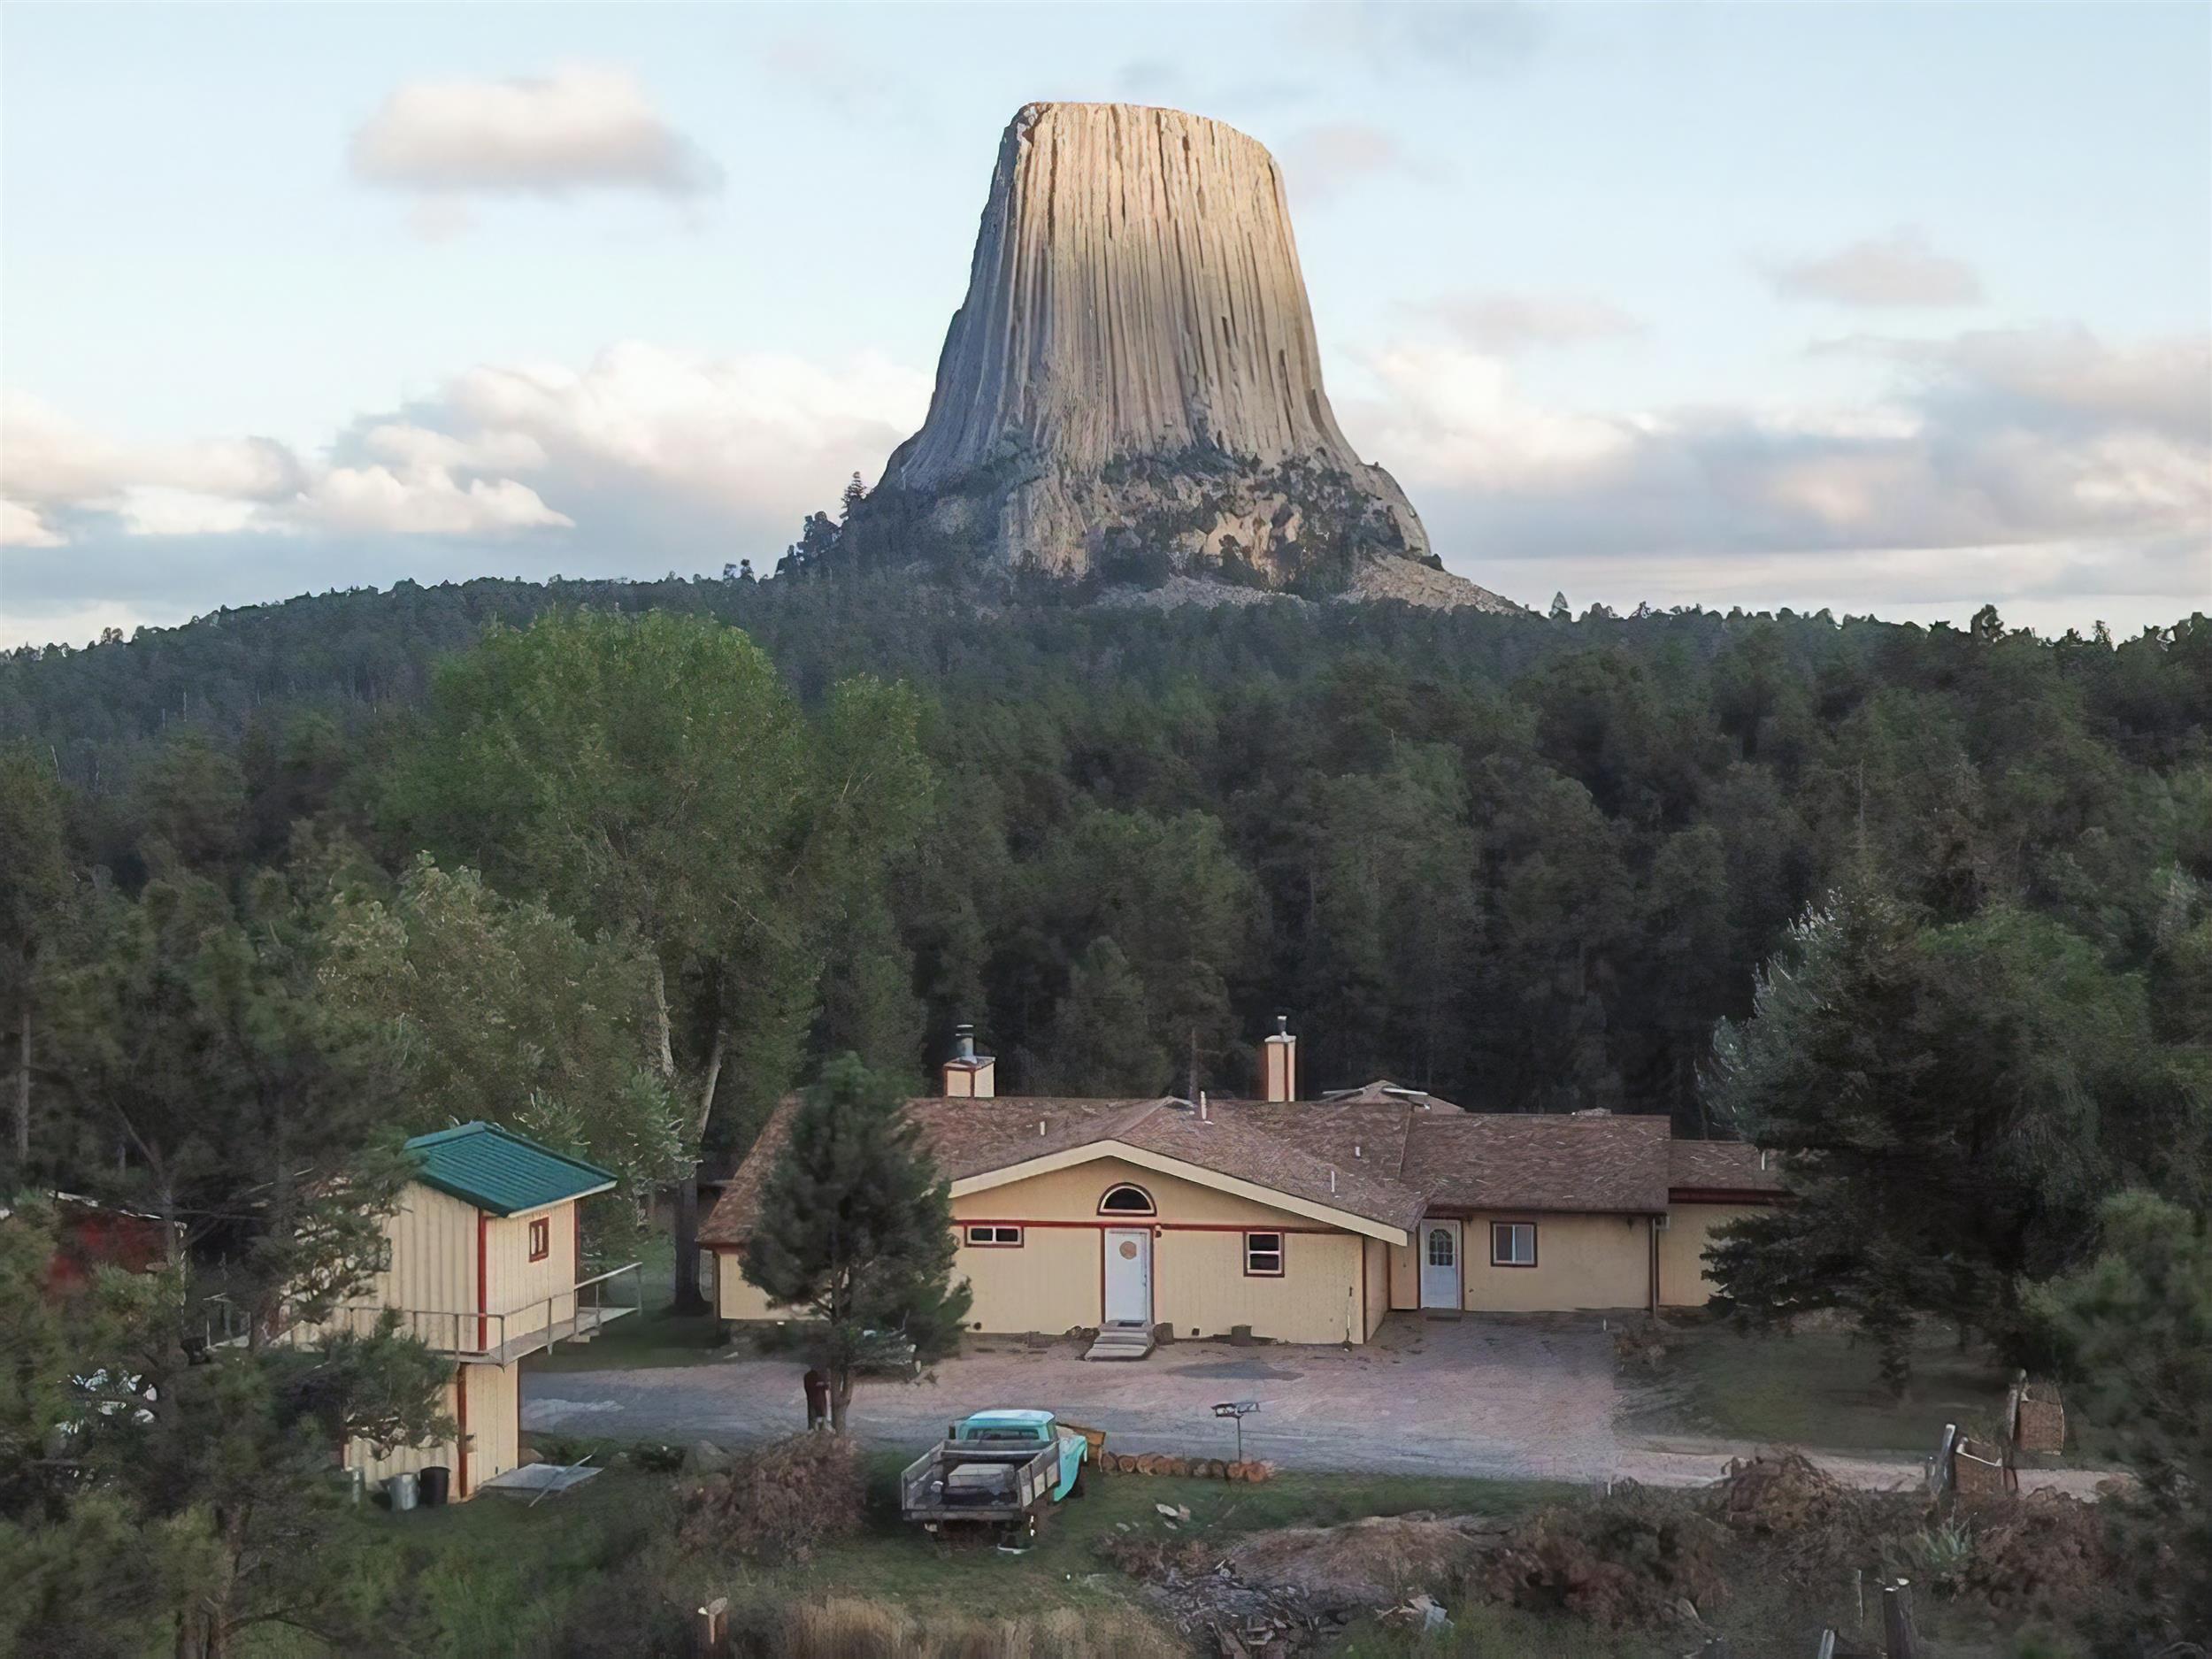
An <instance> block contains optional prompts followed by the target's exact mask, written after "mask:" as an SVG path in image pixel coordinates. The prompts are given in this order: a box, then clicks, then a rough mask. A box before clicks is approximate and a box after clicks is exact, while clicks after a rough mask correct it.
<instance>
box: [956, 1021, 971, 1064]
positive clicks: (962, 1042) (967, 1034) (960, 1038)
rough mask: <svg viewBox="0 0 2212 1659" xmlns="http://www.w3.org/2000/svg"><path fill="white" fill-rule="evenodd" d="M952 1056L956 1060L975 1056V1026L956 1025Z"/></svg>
mask: <svg viewBox="0 0 2212 1659" xmlns="http://www.w3.org/2000/svg"><path fill="white" fill-rule="evenodd" d="M952 1057H953V1058H954V1059H956V1060H972V1059H974V1058H975V1027H974V1026H973V1025H955V1026H954V1027H953V1028H952Z"/></svg>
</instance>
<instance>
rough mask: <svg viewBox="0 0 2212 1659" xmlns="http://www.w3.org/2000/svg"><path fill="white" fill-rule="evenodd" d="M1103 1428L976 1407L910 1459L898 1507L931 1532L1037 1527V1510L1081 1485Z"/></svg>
mask: <svg viewBox="0 0 2212 1659" xmlns="http://www.w3.org/2000/svg"><path fill="white" fill-rule="evenodd" d="M1104 1438H1105V1437H1104V1436H1103V1435H1099V1434H1096V1432H1095V1431H1093V1430H1087V1429H1084V1428H1081V1427H1079V1426H1078V1425H1074V1424H1070V1423H1063V1422H1061V1421H1060V1420H1059V1419H1058V1418H1057V1417H1055V1416H1054V1415H1053V1414H1052V1413H1051V1412H1049V1411H1033V1410H997V1411H978V1412H976V1413H974V1414H973V1415H972V1416H971V1417H964V1418H962V1419H961V1420H960V1421H959V1422H957V1423H955V1424H951V1425H949V1426H948V1427H947V1429H946V1431H945V1438H944V1439H943V1440H940V1441H938V1442H937V1444H936V1445H935V1446H933V1447H932V1448H930V1449H929V1450H928V1451H926V1452H925V1453H924V1454H923V1455H921V1456H919V1457H918V1458H916V1459H915V1460H914V1461H913V1462H912V1463H909V1464H908V1465H907V1466H906V1471H905V1472H904V1473H903V1474H902V1476H901V1477H900V1478H899V1508H900V1510H901V1512H902V1514H903V1515H904V1516H905V1517H906V1518H907V1519H908V1520H910V1521H918V1522H920V1523H921V1525H922V1527H923V1529H924V1530H925V1531H926V1532H937V1531H938V1530H940V1529H941V1527H943V1526H945V1525H948V1524H949V1523H956V1522H981V1523H993V1524H996V1525H1001V1526H1005V1527H1008V1528H1018V1529H1020V1530H1023V1531H1025V1532H1029V1533H1032V1534H1033V1533H1034V1532H1036V1530H1037V1517H1038V1516H1039V1514H1040V1513H1041V1511H1042V1510H1043V1509H1046V1508H1047V1506H1048V1505H1050V1504H1055V1503H1058V1502H1061V1501H1062V1500H1064V1499H1066V1498H1071V1497H1074V1496H1076V1495H1078V1494H1079V1493H1080V1492H1081V1491H1082V1489H1083V1465H1084V1464H1085V1463H1087V1462H1089V1461H1090V1457H1091V1453H1092V1449H1093V1447H1094V1444H1095V1442H1096V1441H1098V1440H1103V1439H1104Z"/></svg>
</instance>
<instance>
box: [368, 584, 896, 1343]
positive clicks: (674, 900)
mask: <svg viewBox="0 0 2212 1659" xmlns="http://www.w3.org/2000/svg"><path fill="white" fill-rule="evenodd" d="M915 720H916V711H915V707H914V704H913V703H912V700H911V699H910V697H909V696H908V695H906V694H905V693H904V692H903V691H902V690H900V689H898V688H896V687H885V686H882V685H879V684H878V683H876V682H874V681H872V680H851V681H848V682H845V683H843V684H841V685H839V686H838V687H835V688H834V690H833V692H832V694H831V695H830V696H829V698H828V699H827V703H826V708H825V709H824V710H823V712H822V714H821V716H820V717H819V718H818V720H816V721H813V722H810V721H809V720H808V718H806V716H805V714H804V713H803V710H801V708H800V706H799V703H798V701H797V699H796V698H795V696H794V695H792V694H791V692H790V691H789V690H788V689H787V687H786V686H785V685H784V683H783V682H782V680H780V679H779V678H778V676H777V674H776V671H775V668H774V666H773V664H771V663H770V662H769V660H768V658H767V657H766V656H765V655H764V653H763V652H762V651H760V650H759V649H757V647H755V646H754V645H753V643H752V642H751V641H749V640H748V639H747V638H746V637H745V636H744V635H743V634H741V633H739V632H737V631H736V630H735V629H733V628H726V627H724V626H720V625H719V624H718V623H714V622H710V621H705V620H702V619H700V618H687V617H674V616H666V615H661V614H654V615H650V616H647V617H643V618H624V617H620V616H612V615H607V614H603V613H594V612H589V611H580V612H574V613H566V614H561V615H555V616H549V617H544V618H540V619H539V620H538V621H537V622H536V623H534V625H533V626H530V627H529V628H527V629H525V630H522V631H520V632H516V631H512V630H506V629H495V630H494V631H493V632H492V633H491V634H489V635H488V637H487V638H486V639H485V641H484V642H483V643H482V644H481V645H480V647H479V648H478V649H476V650H474V651H472V652H470V653H467V654H466V655H465V656H463V657H458V658H457V659H456V660H455V661H454V662H452V663H451V664H449V665H448V666H447V667H446V668H445V669H444V670H443V671H442V672H441V674H440V676H439V678H438V680H437V683H436V686H435V687H434V695H433V699H432V710H431V721H430V730H429V733H428V735H427V738H426V741H424V742H422V743H421V744H420V745H419V746H418V747H417V749H415V750H414V752H413V753H412V755H411V757H409V758H408V760H407V761H406V763H405V764H403V766H402V768H401V770H400V772H399V774H398V777H397V780H396V787H395V791H394V795H393V806H394V809H395V811H396V816H397V818H399V819H400V821H401V822H402V823H403V824H405V825H408V826H411V827H412V828H413V829H414V831H415V832H416V833H417V834H418V835H419V837H420V838H421V839H422V840H423V841H426V843H427V844H428V846H429V848H430V849H431V850H433V851H434V852H435V853H437V854H438V855H439V856H441V857H442V858H443V859H445V860H447V861H449V862H457V863H465V864H471V865H472V866H474V867H475V868H478V869H480V870H482V871H483V872H485V873H486V875H487V876H488V877H489V878H490V879H492V880H493V881H494V882H495V884H496V885H498V886H500V887H503V889H504V890H506V891H509V892H511V893H517V894H526V895H540V896H542V897H544V898H545V899H546V900H547V901H548V902H550V903H551V904H552V905H553V907H554V908H555V909H557V910H560V911H562V912H563V913H565V914H566V915H569V916H572V917H575V918H578V919H579V920H580V921H582V922H585V923H587V924H588V925H589V926H594V927H597V928H602V929H605V930H608V931H613V932H620V931H625V930H626V931H629V932H632V933H634V934H635V935H636V936H637V937H638V938H639V939H641V941H644V944H645V946H646V948H647V949H649V952H650V954H651V960H652V963H653V967H654V983H655V987H656V995H655V1000H654V1010H655V1017H654V1024H655V1031H656V1041H655V1045H654V1052H655V1056H656V1063H657V1066H658V1068H659V1071H660V1074H661V1077H662V1078H663V1079H664V1081H665V1082H666V1083H668V1084H669V1085H670V1086H671V1087H674V1086H675V1085H676V1084H677V1083H678V1081H679V1079H683V1080H684V1081H685V1082H686V1083H687V1086H688V1088H689V1090H690V1092H691V1094H692V1098H693V1100H694V1101H695V1107H694V1109H693V1110H692V1112H691V1115H690V1118H689V1121H688V1123H687V1139H688V1141H689V1142H690V1144H691V1145H693V1146H694V1147H695V1146H697V1145H698V1143H699V1142H700V1141H702V1140H703V1139H704V1138H706V1137H707V1136H708V1133H709V1131H710V1127H711V1125H712V1121H713V1117H714V1111H715V1105H716V1101H717V1098H718V1095H719V1094H721V1093H722V1092H723V1090H724V1087H725V1085H724V1081H723V1079H724V1073H725V1071H726V1070H728V1071H732V1072H733V1082H734V1084H735V1089H734V1093H736V1094H738V1095H739V1097H740V1098H741V1099H749V1101H750V1102H752V1104H753V1108H754V1110H756V1111H757V1110H762V1109H764V1103H765V1102H767V1101H769V1100H772V1099H773V1098H774V1097H775V1095H776V1094H779V1093H780V1092H781V1090H783V1089H784V1088H785V1087H788V1085H789V1084H790V1082H791V1080H792V1079H794V1078H795V1075H796V1073H797V1071H798V1068H799V1065H800V1064H801V1062H802V1059H803V1051H804V1044H805V1037H806V1033H807V1029H808V1026H809V1024H810V1020H811V1018H812V1015H813V1009H814V1003H815V997H816V995H817V988H818V980H819V977H820V974H821V972H822V958H823V949H824V947H823V938H824V934H825V931H826V929H825V922H826V918H829V917H830V916H832V915H833V914H835V913H836V911H837V910H838V907H839V906H840V904H841V902H844V901H845V900H846V899H847V898H848V897H849V895H850V893H851V891H852V888H853V884H854V881H855V880H856V877H855V875H854V872H855V871H856V869H866V868H869V867H872V866H879V865H880V863H881V861H882V859H883V857H884V856H886V854H887V852H888V851H890V850H891V849H894V848H895V847H896V846H897V845H898V844H899V843H900V842H901V841H902V839H903V838H904V837H906V836H907V835H909V834H910V833H911V826H912V824H913V822H914V820H915V818H916V817H917V815H918V810H919V807H920V803H921V801H922V799H923V797H924V796H925V795H926V791H927V787H928V772H927V769H926V765H925V764H924V762H923V761H922V759H921V757H920V754H919V751H918V747H917V745H916V742H915V736H914V733H915ZM671 1173H672V1174H676V1173H678V1171H671ZM684 1173H685V1174H686V1176H687V1170H686V1171H685V1172H684ZM676 1190H677V1196H678V1204H677V1218H676V1233H677V1240H676V1243H677V1249H676V1272H677V1295H678V1302H679V1305H680V1306H682V1307H685V1308H687V1309H696V1308H698V1307H701V1306H703V1301H702V1299H701V1297H700V1295H699V1291H698V1260H697V1255H698V1253H697V1250H696V1248H695V1245H694V1242H693V1240H694V1239H695V1226H696V1211H695V1199H694V1192H695V1189H694V1187H693V1185H692V1183H691V1181H690V1180H689V1179H678V1180H677V1182H676Z"/></svg>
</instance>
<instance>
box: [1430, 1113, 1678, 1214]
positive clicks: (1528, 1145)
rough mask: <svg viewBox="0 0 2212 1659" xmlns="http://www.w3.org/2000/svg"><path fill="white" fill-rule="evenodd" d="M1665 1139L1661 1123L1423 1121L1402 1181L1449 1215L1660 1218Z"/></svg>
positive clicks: (1548, 1117)
mask: <svg viewBox="0 0 2212 1659" xmlns="http://www.w3.org/2000/svg"><path fill="white" fill-rule="evenodd" d="M1667 1137H1668V1125H1667V1120H1666V1119H1665V1118H1615V1117H1601V1116H1596V1115H1593V1116H1590V1117H1582V1116H1579V1115H1571V1116H1558V1115H1555V1114H1543V1115H1532V1114H1531V1115H1524V1114H1494V1113H1475V1112H1466V1113H1463V1114H1462V1115H1460V1116H1459V1117H1457V1118H1453V1117H1448V1116H1446V1117H1435V1118H1428V1117H1422V1118H1415V1119H1413V1121H1412V1123H1411V1124H1410V1125H1409V1126H1408V1128H1407V1131H1406V1156H1405V1165H1404V1175H1403V1179H1405V1181H1406V1182H1407V1184H1408V1185H1409V1186H1416V1187H1421V1188H1423V1189H1424V1190H1425V1191H1426V1192H1427V1193H1428V1194H1430V1202H1432V1203H1433V1204H1435V1205H1436V1206H1437V1207H1438V1208H1440V1209H1445V1210H1570V1211H1585V1212H1594V1211H1601V1212H1612V1213H1618V1212H1620V1211H1624V1210H1626V1211H1633V1212H1639V1213H1645V1214H1655V1213H1657V1212H1659V1211H1662V1210H1665V1209H1666V1207H1667Z"/></svg>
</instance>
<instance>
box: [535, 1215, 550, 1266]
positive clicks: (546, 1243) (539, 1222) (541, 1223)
mask: <svg viewBox="0 0 2212 1659" xmlns="http://www.w3.org/2000/svg"><path fill="white" fill-rule="evenodd" d="M552 1254H553V1224H552V1222H551V1221H549V1220H548V1219H547V1218H546V1217H543V1216H540V1217H538V1218H537V1219H536V1220H535V1221H534V1222H532V1223H531V1224H530V1259H531V1260H532V1261H534V1262H542V1261H543V1260H545V1258H546V1257H547V1256H550V1255H552Z"/></svg>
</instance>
